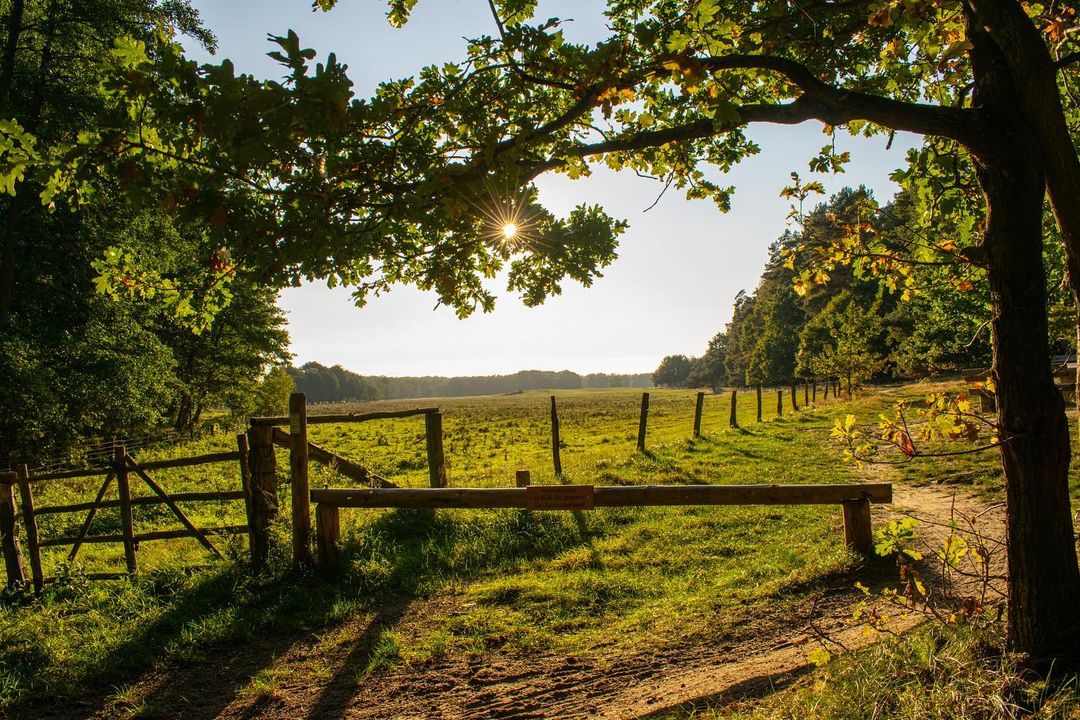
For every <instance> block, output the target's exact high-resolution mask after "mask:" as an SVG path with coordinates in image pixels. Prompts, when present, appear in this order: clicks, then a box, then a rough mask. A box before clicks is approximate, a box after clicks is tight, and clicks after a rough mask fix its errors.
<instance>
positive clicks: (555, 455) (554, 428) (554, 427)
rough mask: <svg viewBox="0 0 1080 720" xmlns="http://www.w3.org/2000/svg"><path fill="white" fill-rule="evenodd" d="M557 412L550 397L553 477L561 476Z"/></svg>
mask: <svg viewBox="0 0 1080 720" xmlns="http://www.w3.org/2000/svg"><path fill="white" fill-rule="evenodd" d="M561 442H562V441H561V440H560V439H559V411H558V410H557V409H556V407H555V396H554V395H552V396H551V460H552V462H553V463H554V464H555V477H559V476H560V475H562V458H561V457H560V455H559V453H560V450H559V444H560V443H561Z"/></svg>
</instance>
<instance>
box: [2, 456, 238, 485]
mask: <svg viewBox="0 0 1080 720" xmlns="http://www.w3.org/2000/svg"><path fill="white" fill-rule="evenodd" d="M239 459H240V453H239V452H237V451H236V450H233V451H231V452H220V453H209V454H207V455H196V456H194V457H186V458H171V459H169V460H151V461H150V462H144V463H139V467H141V468H142V469H143V470H164V469H166V468H177V467H189V466H192V465H208V464H210V463H216V462H234V461H236V460H239ZM110 472H112V467H111V466H107V467H102V468H85V469H82V470H61V471H59V472H51V473H35V474H33V475H31V476H30V482H38V481H39V480H71V479H74V478H84V477H95V476H104V475H108V474H109V473H110ZM0 482H2V480H0Z"/></svg>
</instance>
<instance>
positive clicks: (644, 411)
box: [637, 392, 649, 452]
mask: <svg viewBox="0 0 1080 720" xmlns="http://www.w3.org/2000/svg"><path fill="white" fill-rule="evenodd" d="M648 426H649V393H647V392H643V393H641V416H640V417H639V418H638V428H637V449H638V451H639V452H645V430H646V429H647V428H648Z"/></svg>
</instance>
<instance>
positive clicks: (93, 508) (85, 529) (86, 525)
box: [38, 471, 120, 565]
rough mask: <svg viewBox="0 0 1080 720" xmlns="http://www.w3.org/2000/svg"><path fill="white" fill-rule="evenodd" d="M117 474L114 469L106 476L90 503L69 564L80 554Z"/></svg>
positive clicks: (69, 558)
mask: <svg viewBox="0 0 1080 720" xmlns="http://www.w3.org/2000/svg"><path fill="white" fill-rule="evenodd" d="M115 475H116V472H115V471H113V472H110V473H109V474H108V475H106V476H105V482H103V483H101V489H100V490H98V494H97V498H96V499H95V500H94V502H92V503H90V507H89V508H87V509H88V510H89V511H90V512H88V513H87V514H86V520H84V521H83V524H82V527H81V528H80V529H79V534H78V535H77V536H76V538H75V542H73V543H72V544H71V545H72V547H71V552H70V553H68V559H67V561H68V565H70V564H71V563H73V562H75V556H76V555H77V554H78V552H79V548H80V547H81V546H82V543H83V538H85V537H86V536H87V534H89V532H90V524H91V523H93V522H94V515H95V514H96V513H97V509H98V507H99V506H100V505H101V499H102V498H103V497H105V491H106V490H108V489H109V483H111V482H112V479H113V477H114V476H115ZM116 506H117V507H119V506H120V501H119V500H117V501H116ZM43 509H44V508H43ZM38 514H39V515H40V514H41V511H40V510H39V511H38ZM39 545H42V546H43V545H44V543H39Z"/></svg>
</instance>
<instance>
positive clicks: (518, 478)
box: [514, 470, 532, 487]
mask: <svg viewBox="0 0 1080 720" xmlns="http://www.w3.org/2000/svg"><path fill="white" fill-rule="evenodd" d="M531 484H532V478H531V477H530V474H529V471H528V470H518V471H517V472H515V473H514V485H516V486H517V487H529V485H531Z"/></svg>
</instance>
